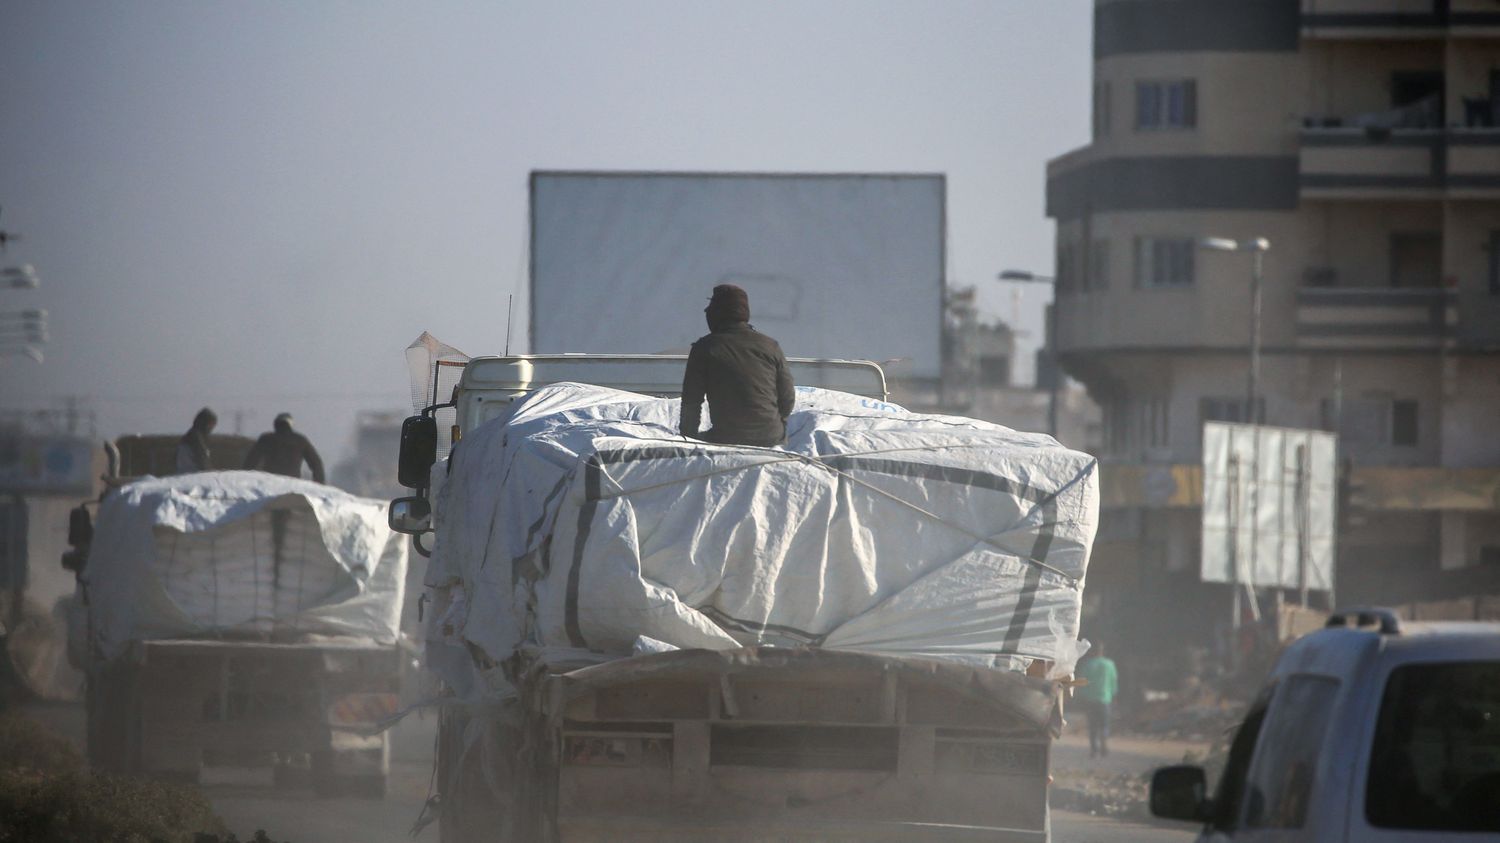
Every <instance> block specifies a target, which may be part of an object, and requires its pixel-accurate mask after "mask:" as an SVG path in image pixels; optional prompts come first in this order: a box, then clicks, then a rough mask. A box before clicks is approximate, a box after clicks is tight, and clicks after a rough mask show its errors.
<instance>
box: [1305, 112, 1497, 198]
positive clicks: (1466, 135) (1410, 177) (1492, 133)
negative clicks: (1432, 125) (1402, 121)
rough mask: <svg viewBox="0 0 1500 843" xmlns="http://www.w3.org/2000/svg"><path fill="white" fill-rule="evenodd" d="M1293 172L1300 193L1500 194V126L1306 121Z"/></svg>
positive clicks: (1316, 195)
mask: <svg viewBox="0 0 1500 843" xmlns="http://www.w3.org/2000/svg"><path fill="white" fill-rule="evenodd" d="M1298 171H1299V185H1300V190H1301V195H1302V197H1303V198H1304V199H1317V198H1354V197H1359V196H1372V197H1386V196H1398V197H1401V198H1418V197H1428V198H1434V199H1437V198H1444V197H1449V196H1454V197H1486V196H1494V195H1500V129H1495V128H1488V127H1476V128H1453V129H1422V128H1390V129H1388V128H1379V127H1367V128H1353V127H1343V126H1321V125H1319V126H1310V127H1308V128H1304V129H1303V130H1302V146H1301V150H1300V152H1299V157H1298Z"/></svg>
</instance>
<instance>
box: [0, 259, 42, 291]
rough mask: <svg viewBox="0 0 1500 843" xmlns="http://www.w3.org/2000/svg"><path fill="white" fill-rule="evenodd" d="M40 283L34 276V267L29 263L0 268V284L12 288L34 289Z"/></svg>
mask: <svg viewBox="0 0 1500 843" xmlns="http://www.w3.org/2000/svg"><path fill="white" fill-rule="evenodd" d="M40 283H41V281H40V279H38V278H37V276H36V267H34V266H32V265H31V264H29V263H28V264H23V265H21V266H7V267H5V268H4V269H0V285H3V286H5V287H9V288H11V289H13V290H34V289H36V288H37V286H39V285H40Z"/></svg>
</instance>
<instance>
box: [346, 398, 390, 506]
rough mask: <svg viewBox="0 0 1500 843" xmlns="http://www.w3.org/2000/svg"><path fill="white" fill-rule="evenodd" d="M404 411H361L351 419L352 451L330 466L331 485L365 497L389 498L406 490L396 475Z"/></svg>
mask: <svg viewBox="0 0 1500 843" xmlns="http://www.w3.org/2000/svg"><path fill="white" fill-rule="evenodd" d="M405 418H406V414H404V413H401V412H397V411H391V412H385V411H373V410H371V411H362V412H360V414H359V415H358V416H357V417H356V418H355V420H354V453H353V454H352V455H351V456H349V457H348V458H347V459H345V460H343V461H342V462H340V463H339V464H338V465H336V466H334V468H333V472H332V476H331V479H332V481H333V485H335V486H338V487H339V488H341V489H343V490H344V491H346V492H349V493H351V494H355V495H361V496H363V497H367V498H377V499H387V500H388V499H391V498H397V497H400V496H402V495H405V494H409V492H408V491H407V490H406V489H405V487H403V486H402V485H401V482H400V481H399V480H398V479H397V477H396V462H397V457H398V456H399V454H400V450H401V423H402V421H404V420H405Z"/></svg>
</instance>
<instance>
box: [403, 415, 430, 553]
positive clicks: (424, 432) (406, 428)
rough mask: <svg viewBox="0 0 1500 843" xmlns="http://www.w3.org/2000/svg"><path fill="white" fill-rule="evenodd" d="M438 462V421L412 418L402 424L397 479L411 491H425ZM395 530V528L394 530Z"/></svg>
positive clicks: (419, 417)
mask: <svg viewBox="0 0 1500 843" xmlns="http://www.w3.org/2000/svg"><path fill="white" fill-rule="evenodd" d="M435 462H437V419H435V418H433V417H432V416H412V417H410V418H408V419H407V420H406V421H404V422H402V423H401V459H400V461H399V463H398V465H397V469H396V475H397V479H398V480H400V481H401V485H403V486H406V487H408V488H411V489H425V488H427V484H428V482H429V478H430V476H431V473H432V464H433V463H435ZM393 529H394V528H393Z"/></svg>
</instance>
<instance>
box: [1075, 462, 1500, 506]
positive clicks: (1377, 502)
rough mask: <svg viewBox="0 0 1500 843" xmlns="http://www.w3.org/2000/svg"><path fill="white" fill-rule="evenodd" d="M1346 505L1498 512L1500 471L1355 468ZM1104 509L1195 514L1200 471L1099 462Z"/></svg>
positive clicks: (1195, 466) (1198, 468)
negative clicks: (1176, 510) (1190, 512)
mask: <svg viewBox="0 0 1500 843" xmlns="http://www.w3.org/2000/svg"><path fill="white" fill-rule="evenodd" d="M1349 492H1350V494H1349V499H1348V502H1349V505H1350V506H1351V507H1352V508H1354V509H1360V510H1369V511H1378V510H1385V511H1392V512H1444V511H1448V512H1478V513H1490V512H1500V468H1447V467H1440V466H1416V467H1394V466H1380V465H1367V466H1355V467H1354V468H1353V469H1352V470H1351V471H1350V474H1349ZM1099 504H1100V506H1101V507H1103V508H1105V509H1121V508H1143V509H1195V508H1198V507H1201V506H1203V466H1201V465H1198V464H1196V463H1161V464H1143V463H1111V462H1106V463H1102V464H1101V465H1100V466H1099Z"/></svg>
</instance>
